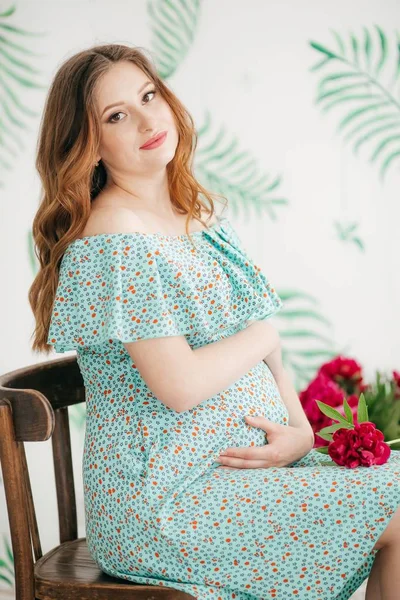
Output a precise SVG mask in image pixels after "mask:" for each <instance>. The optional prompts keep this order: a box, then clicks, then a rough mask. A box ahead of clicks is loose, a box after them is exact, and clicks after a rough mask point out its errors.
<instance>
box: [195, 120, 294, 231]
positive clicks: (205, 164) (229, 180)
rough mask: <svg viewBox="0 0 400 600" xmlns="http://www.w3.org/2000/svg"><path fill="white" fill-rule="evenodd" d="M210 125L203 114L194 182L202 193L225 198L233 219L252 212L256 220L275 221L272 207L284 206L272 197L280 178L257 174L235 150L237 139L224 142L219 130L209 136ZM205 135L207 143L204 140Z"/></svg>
mask: <svg viewBox="0 0 400 600" xmlns="http://www.w3.org/2000/svg"><path fill="white" fill-rule="evenodd" d="M210 121H211V119H210V114H209V112H208V111H207V113H206V122H205V124H204V125H203V126H202V127H201V128H199V129H198V131H197V134H198V146H197V148H196V152H195V161H194V169H195V172H196V178H198V180H199V181H200V182H201V184H202V185H203V186H204V187H205V188H206V189H209V190H212V192H213V193H217V194H222V195H223V196H225V197H226V198H229V207H230V209H231V210H232V215H234V216H237V215H238V214H239V212H240V211H241V210H243V209H244V210H245V214H246V215H249V214H251V212H252V211H255V213H256V215H257V217H262V216H263V213H264V212H267V213H268V215H269V217H270V218H271V219H272V220H276V214H275V211H274V209H275V207H277V206H282V205H286V204H287V203H288V201H287V199H286V198H282V197H281V196H279V195H276V194H274V192H275V190H276V188H277V187H278V186H279V185H280V183H281V178H280V177H279V176H278V177H275V178H270V177H269V176H268V175H266V174H264V173H260V170H259V168H258V166H257V162H256V159H255V157H254V156H252V155H251V154H250V153H249V152H245V151H243V150H240V149H239V142H238V140H237V138H233V139H232V138H230V139H227V136H226V133H225V130H224V129H223V128H220V130H219V132H218V133H216V134H213V135H211V133H210V129H211V125H210ZM207 134H210V140H209V141H206V139H205V138H206V135H207Z"/></svg>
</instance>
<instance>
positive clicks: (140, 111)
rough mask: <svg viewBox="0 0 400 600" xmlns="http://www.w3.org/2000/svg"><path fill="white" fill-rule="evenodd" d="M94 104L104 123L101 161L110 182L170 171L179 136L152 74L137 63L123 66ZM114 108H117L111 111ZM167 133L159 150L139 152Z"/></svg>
mask: <svg viewBox="0 0 400 600" xmlns="http://www.w3.org/2000/svg"><path fill="white" fill-rule="evenodd" d="M95 99H96V104H97V108H98V111H99V115H100V123H101V139H100V148H99V154H98V158H97V160H99V159H100V158H101V160H102V162H103V164H104V166H105V168H106V170H107V173H108V174H110V175H111V178H113V175H114V176H116V177H117V178H118V177H126V176H132V175H137V176H146V175H152V174H153V173H154V172H156V171H160V170H165V167H166V165H167V164H168V163H169V162H170V161H171V160H172V159H173V157H174V155H175V150H176V147H177V145H178V141H179V135H178V131H177V128H176V125H175V117H174V114H173V112H172V111H171V109H170V107H169V104H168V103H167V101H166V100H164V98H163V97H162V96H161V94H160V93H159V92H157V91H156V90H155V86H154V84H153V83H152V82H151V81H150V80H149V78H148V77H147V75H146V74H145V73H144V72H143V71H142V70H141V69H139V67H137V66H136V65H135V64H133V63H131V62H128V61H121V62H119V63H117V64H115V65H113V67H112V68H111V69H110V70H109V71H108V72H107V73H106V74H105V75H104V77H103V78H102V79H101V80H100V81H99V82H98V84H97V87H96V90H95ZM110 104H113V105H114V106H112V107H110V108H108V107H109V105H110ZM162 131H167V137H166V138H165V140H164V142H163V143H162V144H161V145H160V146H158V147H156V148H153V149H149V150H145V149H141V148H140V147H141V146H142V145H143V144H144V143H145V142H146V141H147V140H148V139H149V138H151V137H153V136H154V135H156V134H158V133H160V132H162Z"/></svg>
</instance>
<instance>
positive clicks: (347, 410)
mask: <svg viewBox="0 0 400 600" xmlns="http://www.w3.org/2000/svg"><path fill="white" fill-rule="evenodd" d="M343 407H344V412H345V415H346V417H347V420H348V421H349V423H352V424H354V419H353V413H352V412H351V408H350V405H349V403H348V402H347V398H346V397H345V398H344V401H343Z"/></svg>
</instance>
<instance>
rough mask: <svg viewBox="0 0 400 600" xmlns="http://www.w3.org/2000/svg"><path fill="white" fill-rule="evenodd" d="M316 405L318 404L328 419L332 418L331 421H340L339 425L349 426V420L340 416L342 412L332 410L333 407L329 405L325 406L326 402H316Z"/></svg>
mask: <svg viewBox="0 0 400 600" xmlns="http://www.w3.org/2000/svg"><path fill="white" fill-rule="evenodd" d="M316 403H317V405H318V408H319V409H320V411H321V412H323V413H324V415H326V416H327V417H330V418H331V419H334V420H335V421H339V423H344V424H345V425H348V424H349V421H347V419H345V418H344V417H343V415H341V414H340V412H338V411H337V410H335V409H334V408H332V406H329V405H328V404H325V403H324V402H321V401H320V400H316Z"/></svg>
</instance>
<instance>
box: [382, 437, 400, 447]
mask: <svg viewBox="0 0 400 600" xmlns="http://www.w3.org/2000/svg"><path fill="white" fill-rule="evenodd" d="M396 442H400V438H399V439H397V440H390V442H385V444H387V445H388V446H390V444H395V443H396Z"/></svg>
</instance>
